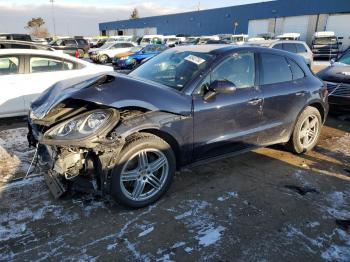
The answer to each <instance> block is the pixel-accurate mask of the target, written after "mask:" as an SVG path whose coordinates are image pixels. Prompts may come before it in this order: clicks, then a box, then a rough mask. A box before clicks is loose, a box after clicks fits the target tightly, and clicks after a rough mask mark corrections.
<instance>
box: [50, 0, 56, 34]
mask: <svg viewBox="0 0 350 262" xmlns="http://www.w3.org/2000/svg"><path fill="white" fill-rule="evenodd" d="M54 2H55V0H50V3H51V12H52V23H53V34H54V36H56V23H55V8H54V5H53V4H54Z"/></svg>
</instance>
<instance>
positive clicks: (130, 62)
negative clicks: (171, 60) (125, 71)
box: [113, 44, 168, 69]
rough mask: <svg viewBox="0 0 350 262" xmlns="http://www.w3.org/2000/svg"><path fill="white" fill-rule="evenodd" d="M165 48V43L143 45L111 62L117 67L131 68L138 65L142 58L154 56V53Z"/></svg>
mask: <svg viewBox="0 0 350 262" xmlns="http://www.w3.org/2000/svg"><path fill="white" fill-rule="evenodd" d="M167 48H168V47H167V46H165V45H157V44H155V45H146V46H145V47H143V48H141V49H139V50H138V51H136V52H135V53H133V54H129V55H127V56H123V57H121V58H119V59H116V58H115V60H114V61H113V64H114V65H116V66H117V67H119V68H129V69H132V68H135V67H136V66H137V65H139V64H140V63H141V62H142V61H143V60H144V59H149V58H152V57H155V56H156V55H158V54H160V53H161V52H163V51H165V50H166V49H167ZM135 49H136V48H135Z"/></svg>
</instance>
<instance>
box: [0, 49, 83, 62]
mask: <svg viewBox="0 0 350 262" xmlns="http://www.w3.org/2000/svg"><path fill="white" fill-rule="evenodd" d="M11 54H16V55H44V56H46V55H47V56H56V57H61V58H65V59H70V60H74V61H77V62H78V61H80V60H78V59H77V58H75V57H72V56H70V55H67V54H64V53H63V52H62V51H59V50H55V51H46V50H39V49H20V48H8V49H0V55H11ZM76 59H77V60H76ZM81 61H83V60H81Z"/></svg>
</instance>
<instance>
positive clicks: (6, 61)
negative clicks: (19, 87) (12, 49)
mask: <svg viewBox="0 0 350 262" xmlns="http://www.w3.org/2000/svg"><path fill="white" fill-rule="evenodd" d="M18 69H19V58H18V57H15V56H7V57H0V75H10V74H17V73H18Z"/></svg>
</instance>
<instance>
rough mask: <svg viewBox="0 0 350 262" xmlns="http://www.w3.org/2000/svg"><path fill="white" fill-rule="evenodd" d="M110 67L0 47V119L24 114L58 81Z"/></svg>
mask: <svg viewBox="0 0 350 262" xmlns="http://www.w3.org/2000/svg"><path fill="white" fill-rule="evenodd" d="M112 70H113V69H112V67H107V66H97V65H93V64H91V63H88V62H85V61H82V60H79V59H76V58H74V57H71V56H68V55H65V54H63V53H62V52H57V51H54V52H53V51H43V50H34V49H0V86H1V88H2V94H1V96H0V118H4V117H13V116H21V115H27V114H28V109H29V106H30V103H31V101H32V100H34V99H36V98H37V97H38V96H39V94H40V93H41V92H43V91H44V90H45V89H46V88H48V87H50V86H51V85H53V84H54V83H56V82H58V81H60V80H64V79H69V78H73V77H77V76H82V75H92V74H95V73H98V72H109V71H112Z"/></svg>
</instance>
